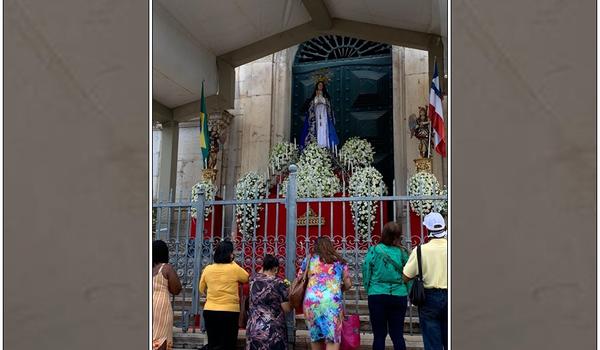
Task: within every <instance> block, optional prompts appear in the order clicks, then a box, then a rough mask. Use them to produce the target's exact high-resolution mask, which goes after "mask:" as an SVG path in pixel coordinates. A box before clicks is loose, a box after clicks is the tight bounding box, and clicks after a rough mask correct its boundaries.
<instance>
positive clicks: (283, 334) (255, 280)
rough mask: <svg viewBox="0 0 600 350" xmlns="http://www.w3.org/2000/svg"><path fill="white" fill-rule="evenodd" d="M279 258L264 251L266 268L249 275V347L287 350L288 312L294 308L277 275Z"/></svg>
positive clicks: (247, 343) (247, 337)
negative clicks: (286, 316)
mask: <svg viewBox="0 0 600 350" xmlns="http://www.w3.org/2000/svg"><path fill="white" fill-rule="evenodd" d="M278 270H279V261H278V260H277V258H275V257H274V256H272V255H269V254H267V255H265V258H264V260H263V270H262V272H261V273H257V274H256V275H254V276H253V277H252V278H251V279H250V307H249V310H248V325H247V326H246V350H286V349H287V331H286V324H285V312H289V311H291V310H292V308H291V307H290V303H289V302H288V293H289V292H288V287H287V285H286V284H285V283H284V282H283V281H282V280H281V279H279V278H278V277H277V271H278Z"/></svg>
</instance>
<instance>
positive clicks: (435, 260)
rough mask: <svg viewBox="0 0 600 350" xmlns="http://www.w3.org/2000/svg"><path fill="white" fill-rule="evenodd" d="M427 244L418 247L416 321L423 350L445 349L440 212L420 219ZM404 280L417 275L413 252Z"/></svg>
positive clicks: (445, 301) (445, 278) (445, 268)
mask: <svg viewBox="0 0 600 350" xmlns="http://www.w3.org/2000/svg"><path fill="white" fill-rule="evenodd" d="M423 225H425V227H426V228H427V230H428V231H429V238H430V240H429V242H428V243H425V244H422V245H421V268H422V273H423V286H424V287H425V301H424V303H423V305H421V306H419V322H420V324H421V331H422V333H423V343H424V345H425V350H442V349H448V240H447V236H448V231H447V230H446V222H445V221H444V218H443V217H442V215H440V213H436V212H431V213H429V214H427V215H426V216H425V218H424V219H423ZM403 273H404V280H405V281H409V280H411V279H413V278H415V277H416V276H417V275H418V273H419V267H418V262H417V249H413V251H412V252H411V254H410V257H409V258H408V262H407V263H406V265H405V266H404V270H403Z"/></svg>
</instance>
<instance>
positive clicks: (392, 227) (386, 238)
mask: <svg viewBox="0 0 600 350" xmlns="http://www.w3.org/2000/svg"><path fill="white" fill-rule="evenodd" d="M401 235H402V229H401V228H400V225H398V223H396V222H393V221H390V222H388V223H387V224H385V226H383V231H382V232H381V243H383V244H385V245H387V246H394V245H397V244H398V241H399V240H400V236H401Z"/></svg>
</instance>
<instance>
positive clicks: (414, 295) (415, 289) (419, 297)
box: [408, 246, 425, 306]
mask: <svg viewBox="0 0 600 350" xmlns="http://www.w3.org/2000/svg"><path fill="white" fill-rule="evenodd" d="M417 265H418V266H419V274H418V275H417V277H416V278H415V280H414V281H413V285H412V288H411V289H410V293H409V294H408V298H409V299H410V302H411V303H412V304H413V305H416V306H421V305H423V303H424V302H425V287H424V285H423V268H422V266H421V246H418V247H417Z"/></svg>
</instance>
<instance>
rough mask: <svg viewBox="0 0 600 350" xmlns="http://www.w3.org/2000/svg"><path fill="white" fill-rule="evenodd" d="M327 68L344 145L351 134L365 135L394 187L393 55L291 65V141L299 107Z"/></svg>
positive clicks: (298, 127)
mask: <svg viewBox="0 0 600 350" xmlns="http://www.w3.org/2000/svg"><path fill="white" fill-rule="evenodd" d="M323 68H327V69H328V70H329V72H330V74H331V82H330V83H329V84H328V85H327V91H328V92H329V94H330V95H331V103H332V107H333V110H334V113H335V119H336V120H335V128H336V131H337V133H338V136H339V138H340V147H341V145H343V143H344V142H345V141H346V140H347V139H348V138H350V137H352V136H358V137H361V138H365V139H367V140H368V141H369V142H371V144H372V145H373V147H374V148H375V162H374V163H375V164H374V166H375V168H377V170H379V171H380V172H381V174H382V175H383V178H384V180H385V182H386V185H387V186H388V188H389V189H390V190H391V188H392V181H393V178H394V144H393V139H392V137H393V131H392V120H393V118H392V105H393V101H392V58H391V55H383V56H375V57H359V58H349V59H337V60H327V61H321V62H309V63H299V64H295V65H294V66H293V69H292V73H293V82H292V129H291V139H292V140H293V139H294V138H296V139H299V137H300V133H301V131H302V126H303V122H304V118H305V115H303V113H302V111H301V109H302V107H303V105H304V103H305V101H306V100H307V99H308V98H310V96H311V94H312V92H313V90H314V83H313V81H312V79H311V77H312V75H313V73H314V72H315V71H317V70H320V69H323Z"/></svg>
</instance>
